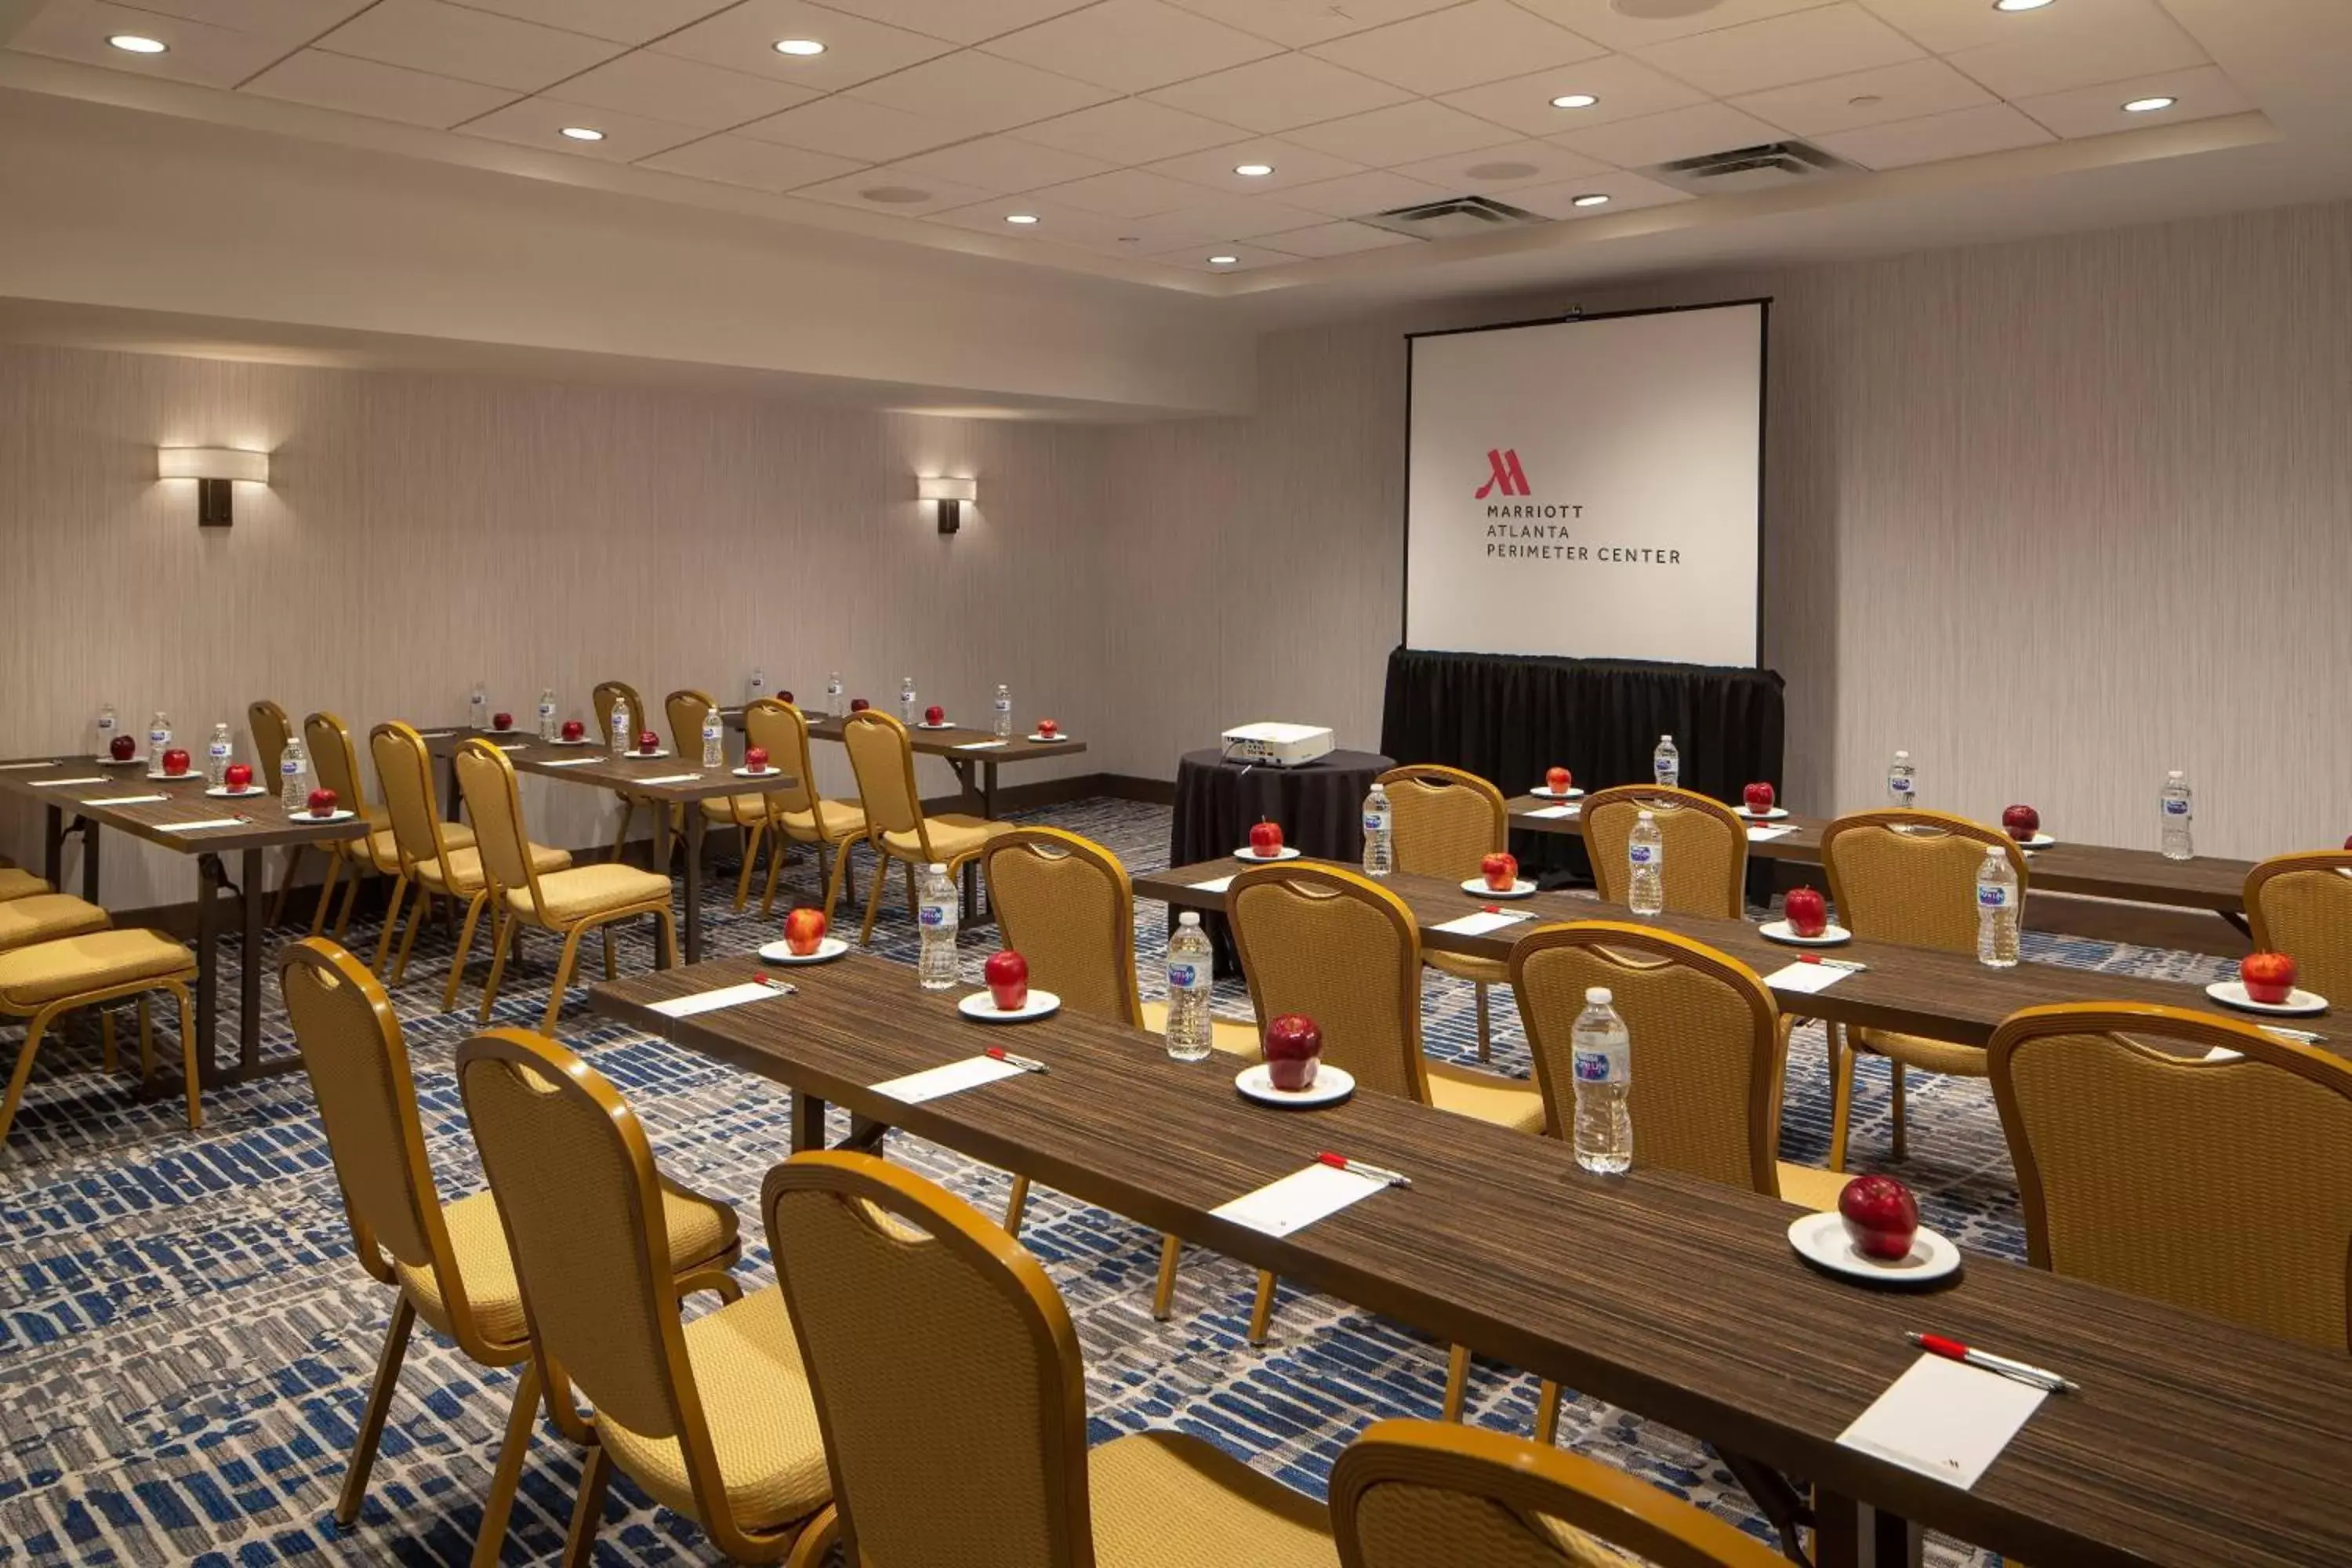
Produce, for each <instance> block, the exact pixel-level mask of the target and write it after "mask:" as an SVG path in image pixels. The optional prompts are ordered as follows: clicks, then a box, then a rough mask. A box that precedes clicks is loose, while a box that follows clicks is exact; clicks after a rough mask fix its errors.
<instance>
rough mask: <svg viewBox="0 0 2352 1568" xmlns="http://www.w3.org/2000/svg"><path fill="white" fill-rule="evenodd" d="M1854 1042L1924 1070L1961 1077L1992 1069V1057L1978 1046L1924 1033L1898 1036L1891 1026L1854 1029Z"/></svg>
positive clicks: (1980, 1073) (1866, 1049)
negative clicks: (1935, 1038) (1934, 1038)
mask: <svg viewBox="0 0 2352 1568" xmlns="http://www.w3.org/2000/svg"><path fill="white" fill-rule="evenodd" d="M1852 1034H1853V1042H1854V1044H1855V1045H1857V1046H1860V1047H1862V1048H1863V1049H1864V1050H1865V1051H1871V1052H1874V1053H1875V1054H1877V1055H1879V1056H1882V1057H1893V1058H1895V1060H1896V1061H1898V1062H1903V1063H1906V1064H1907V1065H1909V1066H1911V1067H1915V1068H1921V1069H1923V1070H1925V1071H1927V1072H1948V1073H1958V1075H1960V1076H1961V1077H1962V1078H1983V1077H1985V1076H1986V1075H1987V1074H1989V1073H1990V1072H1991V1071H1992V1067H1991V1058H1990V1057H1988V1056H1987V1055H1986V1054H1985V1051H1984V1047H1981V1046H1959V1045H1954V1044H1953V1043H1952V1042H1951V1041H1949V1040H1931V1039H1929V1038H1927V1037H1926V1036H1924V1035H1898V1034H1896V1033H1895V1031H1893V1030H1892V1029H1855V1030H1853V1031H1852Z"/></svg>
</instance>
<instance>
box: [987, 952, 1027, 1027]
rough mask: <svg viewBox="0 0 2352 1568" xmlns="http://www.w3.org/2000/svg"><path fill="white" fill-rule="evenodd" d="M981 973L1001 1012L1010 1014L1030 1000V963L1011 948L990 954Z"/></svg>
mask: <svg viewBox="0 0 2352 1568" xmlns="http://www.w3.org/2000/svg"><path fill="white" fill-rule="evenodd" d="M981 973H982V976H983V977H985V978H986V980H987V981H988V994H990V995H991V996H993V997H994V998H996V1005H997V1007H998V1008H999V1009H1000V1010H1002V1011H1003V1012H1007V1013H1010V1012H1012V1011H1013V1010H1014V1009H1015V1008H1017V1007H1019V1006H1020V1005H1022V1004H1023V1003H1024V1002H1026V1001H1028V1000H1029V961H1028V960H1027V959H1025V958H1024V957H1022V956H1021V955H1020V954H1019V953H1017V952H1013V950H1012V949H1011V948H1009V947H1008V948H1005V949H1004V950H1003V951H1002V952H992V953H990V954H989V955H988V962H987V963H985V964H983V965H982V966H981Z"/></svg>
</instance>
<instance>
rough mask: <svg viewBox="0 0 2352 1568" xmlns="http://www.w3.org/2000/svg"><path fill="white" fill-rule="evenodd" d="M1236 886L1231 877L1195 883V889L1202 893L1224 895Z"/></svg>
mask: <svg viewBox="0 0 2352 1568" xmlns="http://www.w3.org/2000/svg"><path fill="white" fill-rule="evenodd" d="M1233 885H1234V879H1232V878H1231V877H1212V878H1210V879H1208V880H1207V881H1205V882H1195V883H1193V884H1192V887H1193V889H1194V890H1195V891H1198V892H1202V893H1222V892H1223V891H1224V890H1225V889H1227V888H1230V887H1232V886H1233Z"/></svg>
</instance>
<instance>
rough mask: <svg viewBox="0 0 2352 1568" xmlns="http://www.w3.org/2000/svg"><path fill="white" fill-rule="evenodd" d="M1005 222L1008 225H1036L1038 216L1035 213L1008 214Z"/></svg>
mask: <svg viewBox="0 0 2352 1568" xmlns="http://www.w3.org/2000/svg"><path fill="white" fill-rule="evenodd" d="M1004 221H1005V222H1007V223H1035V222H1036V221H1037V215H1036V214H1035V213H1006V214H1005V215H1004Z"/></svg>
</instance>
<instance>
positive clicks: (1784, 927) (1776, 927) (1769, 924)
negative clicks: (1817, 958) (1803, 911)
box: [1756, 921, 1853, 947]
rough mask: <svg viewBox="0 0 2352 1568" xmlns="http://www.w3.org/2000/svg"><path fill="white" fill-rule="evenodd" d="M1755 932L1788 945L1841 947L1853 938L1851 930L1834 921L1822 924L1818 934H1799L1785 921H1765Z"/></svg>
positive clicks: (1765, 938)
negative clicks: (1820, 932)
mask: <svg viewBox="0 0 2352 1568" xmlns="http://www.w3.org/2000/svg"><path fill="white" fill-rule="evenodd" d="M1756 934H1757V935H1758V936H1760V937H1762V938H1763V939H1764V940H1765V941H1766V942H1780V943H1782V944H1783V945H1785V946H1788V947H1843V946H1844V945H1845V944H1846V943H1847V942H1852V941H1853V932H1852V931H1848V930H1846V929H1845V927H1843V926H1842V925H1838V924H1835V923H1834V922H1833V923H1832V924H1829V925H1826V926H1823V927H1822V934H1821V935H1819V936H1799V935H1798V934H1797V928H1796V927H1794V926H1792V925H1790V923H1789V922H1788V921H1765V922H1764V923H1763V924H1762V925H1760V926H1758V927H1757V928H1756Z"/></svg>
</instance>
